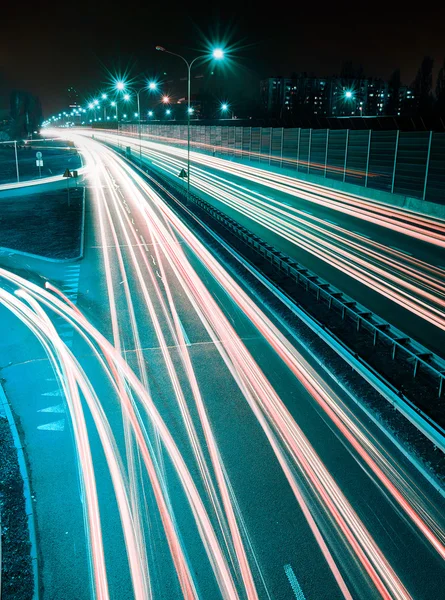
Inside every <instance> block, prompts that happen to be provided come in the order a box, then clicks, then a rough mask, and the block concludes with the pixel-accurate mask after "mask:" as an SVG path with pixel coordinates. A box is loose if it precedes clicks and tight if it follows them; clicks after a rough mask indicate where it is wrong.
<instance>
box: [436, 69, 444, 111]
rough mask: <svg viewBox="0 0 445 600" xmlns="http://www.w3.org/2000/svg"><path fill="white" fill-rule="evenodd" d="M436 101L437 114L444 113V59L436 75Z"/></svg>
mask: <svg viewBox="0 0 445 600" xmlns="http://www.w3.org/2000/svg"><path fill="white" fill-rule="evenodd" d="M436 102H437V112H438V113H439V115H445V60H444V61H443V66H442V68H441V69H440V71H439V74H438V75H437V83H436Z"/></svg>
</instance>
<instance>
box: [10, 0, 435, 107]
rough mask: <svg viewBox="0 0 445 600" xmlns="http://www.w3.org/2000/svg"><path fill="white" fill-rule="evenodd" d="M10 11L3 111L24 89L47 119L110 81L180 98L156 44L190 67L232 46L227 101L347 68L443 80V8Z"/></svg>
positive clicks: (170, 63)
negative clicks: (296, 76) (152, 87)
mask: <svg viewBox="0 0 445 600" xmlns="http://www.w3.org/2000/svg"><path fill="white" fill-rule="evenodd" d="M8 4H9V5H8V6H7V7H4V8H3V9H2V19H1V23H0V56H1V63H0V85H1V89H0V94H1V95H0V108H6V107H7V106H8V95H9V92H10V90H11V88H20V89H24V90H27V91H30V92H33V93H35V94H37V95H39V96H40V98H41V100H42V103H43V108H44V113H45V115H46V116H48V115H50V114H51V113H52V112H54V111H56V110H57V111H58V110H60V109H61V108H63V107H64V105H65V102H66V99H65V98H64V96H63V94H64V93H65V91H66V88H67V87H68V86H69V85H73V86H74V87H75V88H76V89H78V91H79V92H80V93H81V94H82V95H83V94H84V93H85V94H86V93H88V92H91V93H92V94H94V93H96V92H97V91H99V90H101V89H103V87H104V84H105V83H106V82H107V80H109V77H110V73H112V74H115V73H116V74H117V73H118V72H124V71H129V72H130V75H133V76H136V75H137V74H138V73H141V72H145V73H146V74H147V75H151V74H155V75H157V76H158V77H161V78H162V79H163V80H164V81H165V82H167V81H168V82H171V83H165V86H166V87H169V88H170V89H171V90H172V91H174V92H175V93H176V96H178V95H179V94H180V92H181V87H180V86H181V85H183V84H181V83H180V82H179V83H178V81H179V78H180V77H181V76H182V75H183V71H182V69H183V66H182V65H181V64H180V62H179V61H177V60H176V59H174V58H173V57H168V56H166V55H165V54H161V53H159V52H156V51H155V50H154V46H155V45H156V44H160V45H163V46H165V47H168V48H169V49H170V50H172V51H176V52H179V53H183V54H185V55H186V56H189V57H191V58H192V57H194V56H195V55H196V54H197V53H201V52H202V51H203V50H204V49H205V47H206V40H209V41H210V40H216V41H217V42H220V43H221V45H227V46H228V47H229V48H230V54H231V60H230V61H229V64H228V65H227V66H228V68H227V69H224V70H223V69H222V66H220V67H218V69H217V70H215V78H218V79H217V86H219V87H220V88H222V89H224V92H225V93H226V95H227V97H228V98H229V96H230V94H236V93H237V92H239V91H240V90H243V91H244V93H245V94H246V95H247V96H254V95H256V94H257V93H258V89H259V79H260V78H261V77H264V76H269V75H277V74H281V75H290V74H291V73H292V72H293V71H294V72H299V71H308V72H313V73H315V74H318V75H329V74H334V73H338V72H339V71H340V69H341V65H342V63H343V61H345V60H352V61H353V63H354V65H360V64H361V65H362V66H363V68H364V70H365V73H366V75H369V76H376V77H389V75H390V74H391V72H392V71H393V70H394V68H396V67H400V68H401V75H402V81H403V82H404V83H411V81H412V79H413V78H414V76H415V73H416V71H417V69H418V66H419V64H420V61H421V59H422V57H423V56H424V55H426V54H430V55H431V56H433V58H434V59H435V61H436V65H435V70H436V72H437V70H438V68H439V66H440V65H441V64H442V62H443V60H444V58H445V41H444V40H445V32H444V19H445V9H444V8H443V7H442V8H440V9H438V10H434V11H433V12H431V13H429V14H426V13H424V14H422V13H421V12H419V10H416V12H415V13H403V11H401V9H400V7H399V6H398V5H397V6H394V9H393V11H392V12H391V10H388V8H387V6H386V5H385V3H383V4H382V6H379V3H378V2H374V3H372V4H370V3H363V4H365V6H361V3H359V2H355V3H353V4H351V5H346V4H344V3H342V4H339V3H332V4H333V6H331V7H330V8H327V9H326V8H324V7H323V4H322V3H318V4H317V3H316V2H312V3H306V4H309V6H304V7H302V6H301V5H299V3H298V2H297V1H294V2H291V3H290V2H276V3H272V2H271V3H269V4H268V5H266V6H267V10H264V9H262V8H261V4H260V3H259V2H244V3H241V2H237V3H235V2H224V5H223V6H220V7H217V8H216V9H215V8H212V3H208V4H205V5H204V4H198V3H196V2H194V3H192V4H191V5H190V8H188V7H187V6H186V5H187V2H186V1H184V2H181V3H176V2H168V1H166V2H161V1H159V0H158V1H157V2H156V3H152V2H149V1H148V0H147V1H146V2H144V3H143V4H141V5H139V6H138V5H137V4H136V3H130V2H128V3H125V2H121V3H119V4H117V5H116V4H113V3H111V2H106V3H105V2H104V3H102V2H96V3H94V5H93V3H89V4H88V3H85V2H83V1H82V0H80V1H77V2H75V1H72V0H71V1H69V2H65V3H62V2H60V1H59V2H57V3H55V2H44V1H40V2H38V1H36V2H34V3H32V4H31V5H30V6H29V8H27V7H26V6H25V4H24V3H21V2H11V1H9V2H8ZM27 4H29V3H27ZM395 4H397V3H395ZM428 6H429V5H428ZM339 7H341V8H339ZM373 7H375V8H376V9H378V13H375V14H373V12H372V9H373ZM336 8H337V10H335V9H336ZM418 8H420V7H418ZM205 69H207V71H205ZM164 72H165V73H167V75H164ZM201 72H202V73H203V74H204V76H207V77H208V75H209V66H207V67H205V68H200V69H198V70H197V71H196V74H201ZM214 81H216V79H214ZM196 85H199V82H197V83H196Z"/></svg>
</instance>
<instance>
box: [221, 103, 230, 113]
mask: <svg viewBox="0 0 445 600" xmlns="http://www.w3.org/2000/svg"><path fill="white" fill-rule="evenodd" d="M228 109H229V105H228V104H225V103H224V104H221V110H222V111H224V112H225V111H226V110H228Z"/></svg>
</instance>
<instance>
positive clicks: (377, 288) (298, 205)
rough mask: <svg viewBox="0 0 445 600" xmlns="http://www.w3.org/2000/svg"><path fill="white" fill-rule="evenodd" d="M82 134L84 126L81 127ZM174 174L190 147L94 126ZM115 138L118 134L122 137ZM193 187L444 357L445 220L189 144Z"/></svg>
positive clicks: (106, 137) (103, 136)
mask: <svg viewBox="0 0 445 600" xmlns="http://www.w3.org/2000/svg"><path fill="white" fill-rule="evenodd" d="M87 135H88V133H87ZM94 135H95V137H96V138H98V139H99V138H100V139H103V140H105V141H107V142H108V143H113V144H114V145H115V146H117V145H119V146H120V148H124V147H130V148H131V150H132V153H133V156H134V157H136V158H138V157H139V156H141V157H142V161H144V160H148V161H149V164H150V166H151V167H152V168H153V167H154V168H156V169H158V170H159V171H161V172H163V173H164V174H169V175H171V176H172V177H174V178H175V179H177V177H178V174H179V172H180V170H181V169H183V168H185V169H187V165H186V162H185V158H186V150H185V149H184V148H181V147H180V148H177V147H174V146H169V145H165V144H159V143H156V142H152V141H147V140H142V143H141V154H140V153H139V150H140V146H139V140H135V139H134V138H135V137H137V136H136V134H135V135H134V136H130V135H128V134H121V135H120V136H119V138H118V137H117V136H116V134H113V133H111V134H110V133H101V132H100V131H95V132H94ZM118 140H119V141H118ZM191 157H192V168H191V185H192V189H195V190H196V191H198V192H199V194H200V195H201V196H203V197H204V198H205V199H206V200H207V201H208V202H210V203H211V204H213V205H214V206H216V208H219V209H220V210H222V211H223V212H225V213H226V214H228V215H229V216H230V217H232V218H234V219H235V220H236V221H238V222H239V223H241V224H242V225H244V226H245V227H247V228H248V229H250V230H251V231H253V232H254V233H256V234H257V235H259V236H260V237H262V238H263V239H265V240H266V241H268V242H269V243H271V244H273V245H274V246H275V247H277V248H279V249H280V250H282V251H283V252H285V253H286V254H288V255H289V256H292V257H293V258H294V259H295V260H297V261H298V262H300V263H301V264H303V265H304V266H305V267H306V268H309V269H311V270H312V271H314V272H315V273H316V274H317V275H319V276H320V277H322V278H324V279H325V280H327V281H329V282H330V283H331V284H333V285H334V286H336V287H337V288H339V289H340V290H341V291H342V292H344V293H346V294H348V295H349V296H351V297H352V298H353V299H354V300H356V301H358V302H360V303H362V304H363V305H364V306H365V307H366V308H368V309H369V310H371V311H373V312H375V313H376V314H377V315H379V316H381V317H382V318H383V319H385V320H387V321H388V322H390V323H391V324H393V325H394V326H396V327H398V328H399V329H401V330H402V332H403V333H405V334H407V335H409V336H412V337H413V338H414V339H416V340H418V341H419V342H421V343H422V344H424V345H425V346H426V347H427V348H429V349H430V350H432V351H434V352H436V353H437V354H439V355H441V356H443V357H445V350H444V348H445V312H444V311H445V226H444V224H443V221H440V220H437V219H433V218H429V217H421V216H418V215H415V214H414V213H409V212H408V211H402V210H399V209H398V208H396V207H389V206H387V207H385V205H382V204H378V203H375V202H373V201H372V200H367V199H366V198H362V197H357V196H351V195H350V194H347V193H342V192H341V191H339V190H333V189H330V188H323V187H321V186H318V185H314V184H311V183H309V182H304V181H301V180H298V179H294V178H292V177H289V176H287V175H286V174H285V173H283V172H280V170H279V169H274V170H273V171H270V170H269V169H270V167H269V166H268V165H262V164H260V163H258V162H256V163H255V162H252V163H251V164H249V163H246V161H244V162H237V161H235V160H233V161H231V160H228V159H227V158H218V157H213V156H209V155H207V154H203V153H200V152H192V153H191Z"/></svg>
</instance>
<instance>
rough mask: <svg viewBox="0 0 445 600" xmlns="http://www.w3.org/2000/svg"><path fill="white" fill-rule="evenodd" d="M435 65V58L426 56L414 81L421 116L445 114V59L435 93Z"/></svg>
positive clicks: (418, 112)
mask: <svg viewBox="0 0 445 600" xmlns="http://www.w3.org/2000/svg"><path fill="white" fill-rule="evenodd" d="M433 67H434V60H433V59H432V58H431V56H425V58H424V59H423V60H422V63H421V65H420V68H419V71H418V72H417V75H416V78H415V79H414V82H413V89H414V92H415V94H416V97H417V114H418V115H419V116H430V115H434V114H436V115H441V116H442V115H445V59H444V62H443V64H442V67H441V69H440V70H439V73H438V76H437V81H436V89H435V94H434V93H433Z"/></svg>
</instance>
